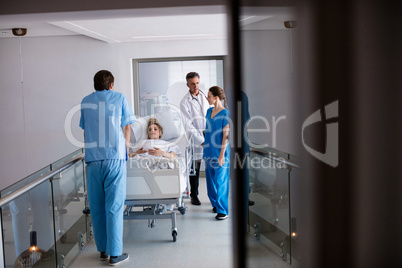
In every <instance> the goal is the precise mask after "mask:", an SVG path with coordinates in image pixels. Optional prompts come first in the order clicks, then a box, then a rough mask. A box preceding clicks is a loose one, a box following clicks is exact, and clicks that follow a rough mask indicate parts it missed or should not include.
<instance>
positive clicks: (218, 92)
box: [209, 86, 229, 110]
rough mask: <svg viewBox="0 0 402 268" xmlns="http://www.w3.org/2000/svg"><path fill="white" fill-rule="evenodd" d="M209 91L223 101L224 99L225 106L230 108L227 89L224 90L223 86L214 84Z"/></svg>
mask: <svg viewBox="0 0 402 268" xmlns="http://www.w3.org/2000/svg"><path fill="white" fill-rule="evenodd" d="M209 92H211V93H212V95H213V96H214V97H218V98H219V99H220V100H221V101H223V106H224V107H225V108H226V109H227V110H229V107H228V104H227V101H226V95H225V91H223V89H222V88H220V87H218V86H213V87H210V88H209Z"/></svg>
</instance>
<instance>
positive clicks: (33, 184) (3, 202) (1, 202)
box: [0, 153, 85, 208]
mask: <svg viewBox="0 0 402 268" xmlns="http://www.w3.org/2000/svg"><path fill="white" fill-rule="evenodd" d="M84 155H85V153H82V154H80V155H79V156H77V157H74V158H73V159H71V160H70V161H68V162H67V163H65V164H64V165H62V166H60V167H58V168H57V169H55V170H52V171H49V172H48V173H46V174H44V175H43V176H41V177H39V178H37V179H35V180H34V181H32V182H30V183H28V184H27V185H25V186H23V187H21V188H20V189H18V190H16V191H15V192H13V193H11V194H9V195H7V196H5V197H3V198H1V199H0V208H1V207H3V206H4V205H6V204H8V203H9V202H11V201H13V200H14V199H16V198H17V197H19V196H21V195H23V194H25V193H26V192H28V191H30V190H32V189H33V188H35V187H36V186H38V185H39V184H41V183H42V182H44V181H46V180H48V179H50V178H51V177H53V176H54V175H56V174H58V173H60V172H62V171H64V170H66V169H68V168H69V167H71V166H72V165H74V164H75V163H77V162H78V161H80V160H83V159H84Z"/></svg>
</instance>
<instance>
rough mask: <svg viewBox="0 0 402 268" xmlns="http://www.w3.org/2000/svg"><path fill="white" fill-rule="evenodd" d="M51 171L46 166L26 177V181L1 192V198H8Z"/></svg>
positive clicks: (21, 181)
mask: <svg viewBox="0 0 402 268" xmlns="http://www.w3.org/2000/svg"><path fill="white" fill-rule="evenodd" d="M49 171H50V166H46V167H44V168H42V169H40V170H38V171H37V172H35V173H33V174H31V175H29V176H27V177H25V178H24V179H22V180H20V181H18V182H16V183H14V184H13V185H11V186H9V187H7V188H5V189H3V190H1V191H0V197H6V196H7V195H9V194H11V193H13V192H15V191H16V190H18V189H20V188H22V187H24V186H25V185H27V184H28V183H30V182H32V181H34V180H36V179H37V178H39V177H41V176H43V175H45V174H46V173H48V172H49Z"/></svg>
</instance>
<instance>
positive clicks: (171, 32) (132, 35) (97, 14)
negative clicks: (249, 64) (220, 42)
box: [0, 6, 295, 43]
mask: <svg viewBox="0 0 402 268" xmlns="http://www.w3.org/2000/svg"><path fill="white" fill-rule="evenodd" d="M242 14H243V15H242V16H241V18H240V24H241V26H242V27H243V29H244V30H279V29H280V30H284V29H285V27H284V24H283V22H284V21H286V20H294V19H295V18H294V12H293V10H292V9H291V8H280V7H276V8H261V7H260V8H258V9H252V8H249V9H243V10H242ZM12 28H27V29H28V31H27V35H26V37H39V36H42V37H43V36H62V35H84V36H88V37H91V38H95V39H98V40H101V41H104V42H108V43H122V42H143V41H160V40H189V39H222V38H226V15H225V9H224V7H223V6H203V7H175V8H150V9H130V10H129V9H126V10H107V11H85V12H65V13H60V12H59V13H43V14H24V15H1V16H0V38H13V37H14V36H13V34H12V31H11V29H12Z"/></svg>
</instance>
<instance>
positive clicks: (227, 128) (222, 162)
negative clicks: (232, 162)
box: [218, 124, 230, 166]
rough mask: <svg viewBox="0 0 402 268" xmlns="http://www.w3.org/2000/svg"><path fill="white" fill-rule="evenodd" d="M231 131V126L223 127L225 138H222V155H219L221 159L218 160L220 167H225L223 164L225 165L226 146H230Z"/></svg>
mask: <svg viewBox="0 0 402 268" xmlns="http://www.w3.org/2000/svg"><path fill="white" fill-rule="evenodd" d="M229 130H230V129H229V124H227V125H226V126H225V127H223V130H222V133H223V138H222V148H221V153H220V154H219V159H218V163H219V166H223V164H225V151H226V146H227V145H228V138H229Z"/></svg>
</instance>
